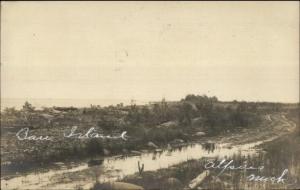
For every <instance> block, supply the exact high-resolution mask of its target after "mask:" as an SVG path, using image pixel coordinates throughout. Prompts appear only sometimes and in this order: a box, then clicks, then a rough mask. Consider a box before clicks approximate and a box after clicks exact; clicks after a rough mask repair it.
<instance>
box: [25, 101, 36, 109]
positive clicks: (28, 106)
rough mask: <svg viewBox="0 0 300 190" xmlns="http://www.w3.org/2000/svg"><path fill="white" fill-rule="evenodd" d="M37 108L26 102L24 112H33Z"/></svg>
mask: <svg viewBox="0 0 300 190" xmlns="http://www.w3.org/2000/svg"><path fill="white" fill-rule="evenodd" d="M34 109H35V107H33V106H32V105H31V104H30V103H29V102H27V101H26V102H25V103H24V105H23V111H25V112H33V111H34Z"/></svg>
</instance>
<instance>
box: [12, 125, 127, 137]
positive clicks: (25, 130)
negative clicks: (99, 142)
mask: <svg viewBox="0 0 300 190" xmlns="http://www.w3.org/2000/svg"><path fill="white" fill-rule="evenodd" d="M76 130H77V126H73V127H72V128H71V130H70V132H65V133H64V135H63V136H64V137H65V138H77V139H90V138H100V139H123V140H125V141H126V140H127V137H128V136H127V135H126V133H127V132H126V131H124V132H122V133H121V134H120V135H115V136H113V135H103V134H101V133H97V131H96V130H95V128H94V127H91V128H90V129H89V130H88V131H87V132H86V133H80V132H76ZM29 132H30V130H29V128H28V127H26V128H22V129H21V130H19V131H18V132H17V133H16V136H17V138H18V140H20V141H23V140H29V141H53V140H54V137H51V136H48V135H32V134H30V133H29Z"/></svg>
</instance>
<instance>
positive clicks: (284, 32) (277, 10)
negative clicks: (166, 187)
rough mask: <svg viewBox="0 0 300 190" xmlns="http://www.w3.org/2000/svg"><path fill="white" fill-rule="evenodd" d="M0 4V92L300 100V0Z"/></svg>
mask: <svg viewBox="0 0 300 190" xmlns="http://www.w3.org/2000/svg"><path fill="white" fill-rule="evenodd" d="M1 4H2V17H1V19H2V20H1V30H2V31H1V54H2V55H1V63H2V65H1V88H2V89H1V91H2V92H1V93H2V95H1V96H2V98H70V99H77V98H79V99H107V98H109V99H137V100H159V99H161V98H162V97H165V98H166V99H167V100H168V99H169V100H176V99H180V98H182V97H184V96H185V95H186V94H187V93H194V94H207V95H214V96H217V97H218V98H219V99H221V100H233V99H237V100H252V101H281V102H298V100H299V2H1Z"/></svg>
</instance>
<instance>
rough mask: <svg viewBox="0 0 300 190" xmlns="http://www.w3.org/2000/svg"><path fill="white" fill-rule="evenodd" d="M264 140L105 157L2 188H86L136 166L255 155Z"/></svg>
mask: <svg viewBox="0 0 300 190" xmlns="http://www.w3.org/2000/svg"><path fill="white" fill-rule="evenodd" d="M263 142H265V141H259V142H255V143H248V144H244V145H235V146H231V145H230V144H211V143H206V144H193V145H188V146H185V147H181V148H176V149H175V148H174V149H169V150H167V149H165V150H162V151H161V152H159V153H157V152H156V153H155V152H148V153H141V154H140V155H135V156H134V155H132V156H120V157H117V156H115V157H107V158H105V160H104V162H103V164H102V165H101V166H93V167H89V166H88V165H87V163H86V162H83V163H80V164H76V165H73V166H72V167H68V168H67V167H65V166H64V165H62V166H61V168H60V169H50V170H48V171H40V172H38V171H37V172H32V173H29V174H24V175H21V176H17V177H13V178H11V179H1V189H76V188H83V189H89V188H91V187H92V186H93V184H94V183H95V181H96V178H97V180H98V181H99V182H106V181H115V180H119V179H122V178H123V177H124V176H126V175H130V174H134V173H136V172H138V166H137V163H138V162H140V163H141V164H144V166H145V168H144V171H154V170H158V169H161V168H168V167H170V166H172V165H175V164H179V163H181V162H184V161H187V160H190V159H200V158H205V157H210V158H213V157H219V158H224V157H230V156H232V155H234V154H241V155H244V156H248V155H254V154H256V153H257V149H255V146H257V145H260V144H262V143H263Z"/></svg>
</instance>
